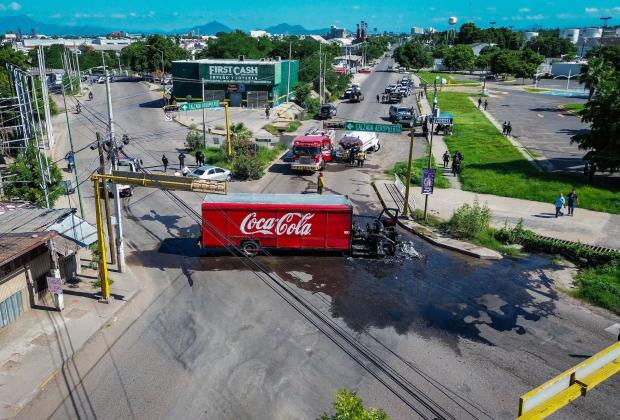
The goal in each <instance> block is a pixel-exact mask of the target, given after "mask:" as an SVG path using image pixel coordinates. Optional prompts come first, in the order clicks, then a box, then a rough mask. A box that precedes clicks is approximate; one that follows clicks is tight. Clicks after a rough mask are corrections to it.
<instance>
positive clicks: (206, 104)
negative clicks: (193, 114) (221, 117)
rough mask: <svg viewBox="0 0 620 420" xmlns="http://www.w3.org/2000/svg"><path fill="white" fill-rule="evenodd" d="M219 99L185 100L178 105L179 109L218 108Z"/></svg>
mask: <svg viewBox="0 0 620 420" xmlns="http://www.w3.org/2000/svg"><path fill="white" fill-rule="evenodd" d="M219 107H220V101H205V102H187V103H184V104H181V105H179V111H195V110H198V109H208V108H219Z"/></svg>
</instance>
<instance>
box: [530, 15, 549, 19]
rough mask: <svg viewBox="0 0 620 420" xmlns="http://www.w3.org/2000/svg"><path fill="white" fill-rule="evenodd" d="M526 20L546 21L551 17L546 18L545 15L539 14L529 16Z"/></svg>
mask: <svg viewBox="0 0 620 420" xmlns="http://www.w3.org/2000/svg"><path fill="white" fill-rule="evenodd" d="M525 18H526V19H527V20H545V19H548V18H549V16H545V15H543V14H538V15H528V16H526V17H525Z"/></svg>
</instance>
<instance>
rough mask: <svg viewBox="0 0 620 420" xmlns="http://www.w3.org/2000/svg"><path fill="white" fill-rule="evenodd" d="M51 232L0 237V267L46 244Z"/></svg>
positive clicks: (12, 234) (13, 234)
mask: <svg viewBox="0 0 620 420" xmlns="http://www.w3.org/2000/svg"><path fill="white" fill-rule="evenodd" d="M54 235H55V234H54V233H53V232H23V233H7V234H5V235H1V236H0V265H4V264H6V263H8V262H10V261H13V260H14V259H15V258H18V257H19V256H21V255H23V254H25V253H26V252H28V251H31V250H33V249H35V248H36V247H38V246H39V245H41V244H44V243H46V242H47V240H48V239H49V238H50V237H52V236H54Z"/></svg>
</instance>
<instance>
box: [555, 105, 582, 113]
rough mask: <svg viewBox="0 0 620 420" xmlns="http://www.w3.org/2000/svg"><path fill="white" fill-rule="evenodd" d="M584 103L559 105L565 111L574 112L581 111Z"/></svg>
mask: <svg viewBox="0 0 620 420" xmlns="http://www.w3.org/2000/svg"><path fill="white" fill-rule="evenodd" d="M584 105H585V104H562V105H560V106H561V107H562V108H564V109H565V110H567V111H572V112H575V113H576V112H579V111H581V110H582V109H583V106H584Z"/></svg>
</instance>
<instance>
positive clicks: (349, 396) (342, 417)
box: [319, 389, 390, 420]
mask: <svg viewBox="0 0 620 420" xmlns="http://www.w3.org/2000/svg"><path fill="white" fill-rule="evenodd" d="M333 405H334V411H335V414H334V415H331V416H330V415H328V414H327V413H323V415H322V416H321V417H319V419H320V420H389V418H390V417H389V416H388V415H387V414H386V413H385V411H383V409H382V408H380V409H376V408H375V407H370V409H367V408H365V407H364V401H362V398H361V397H360V396H359V395H357V393H356V392H355V391H348V390H346V389H341V390H339V391H338V392H336V400H335V401H334V404H333Z"/></svg>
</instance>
